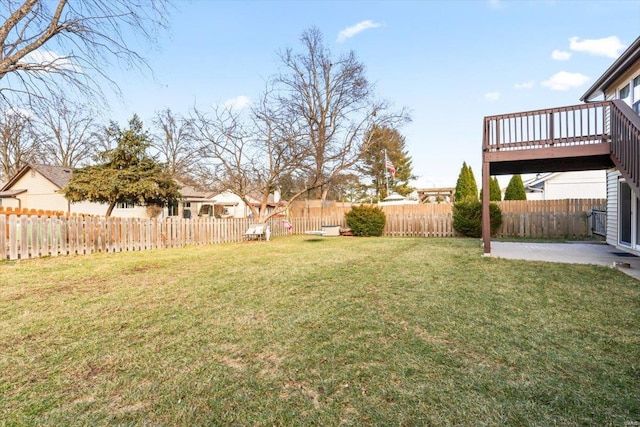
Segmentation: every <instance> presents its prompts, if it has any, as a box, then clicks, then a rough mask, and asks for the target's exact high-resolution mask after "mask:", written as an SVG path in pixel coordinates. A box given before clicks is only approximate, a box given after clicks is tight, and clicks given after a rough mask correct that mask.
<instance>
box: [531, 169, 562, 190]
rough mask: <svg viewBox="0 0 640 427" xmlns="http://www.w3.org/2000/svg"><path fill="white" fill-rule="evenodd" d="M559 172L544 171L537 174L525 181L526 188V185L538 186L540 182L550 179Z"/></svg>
mask: <svg viewBox="0 0 640 427" xmlns="http://www.w3.org/2000/svg"><path fill="white" fill-rule="evenodd" d="M558 174H559V172H549V173H542V174H538V175H536V176H535V177H534V178H531V179H528V180H526V181H525V182H523V184H524V186H525V188H526V187H533V186H536V185H538V184H541V183H543V182H545V181H547V180H549V179H551V178H552V177H554V176H556V175H558Z"/></svg>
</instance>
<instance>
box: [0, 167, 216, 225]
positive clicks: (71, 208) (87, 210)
mask: <svg viewBox="0 0 640 427" xmlns="http://www.w3.org/2000/svg"><path fill="white" fill-rule="evenodd" d="M71 173H72V169H70V168H66V167H62V166H46V165H31V164H28V165H25V166H24V167H22V168H21V169H20V170H19V171H18V172H17V173H16V174H15V175H14V176H13V177H12V178H11V179H9V181H7V183H6V184H4V185H3V186H2V188H0V205H2V206H5V207H8V206H10V207H14V208H26V209H36V210H39V209H42V210H50V211H60V212H69V213H80V214H89V215H104V214H105V213H106V212H107V205H106V204H103V203H93V202H76V203H71V202H69V201H68V200H67V199H66V198H65V197H64V196H63V195H62V193H60V190H61V189H62V188H64V187H65V186H66V185H67V184H68V183H69V179H70V178H71ZM180 193H181V194H182V196H183V199H182V200H180V201H179V202H177V203H176V204H175V205H174V206H170V207H168V208H164V210H163V211H164V212H163V215H165V216H166V215H169V213H170V211H171V210H172V209H174V212H175V215H178V214H179V215H181V216H182V215H183V212H185V211H186V210H189V209H191V204H194V206H195V205H197V204H198V203H202V202H208V198H207V197H206V195H203V194H201V193H198V192H197V191H196V190H195V189H193V188H192V187H188V186H183V188H182V189H181V190H180ZM209 203H210V202H209ZM111 216H114V217H121V218H147V217H149V212H148V211H147V208H146V207H145V206H136V205H129V204H126V203H118V204H117V205H116V207H115V208H114V209H113V212H112V213H111Z"/></svg>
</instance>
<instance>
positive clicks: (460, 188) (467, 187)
mask: <svg viewBox="0 0 640 427" xmlns="http://www.w3.org/2000/svg"><path fill="white" fill-rule="evenodd" d="M469 200H478V185H477V184H476V179H475V177H474V176H473V171H472V170H471V168H470V167H469V166H467V162H463V163H462V169H460V174H459V175H458V181H456V194H455V195H454V201H455V202H462V201H469Z"/></svg>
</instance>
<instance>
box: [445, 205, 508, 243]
mask: <svg viewBox="0 0 640 427" xmlns="http://www.w3.org/2000/svg"><path fill="white" fill-rule="evenodd" d="M489 217H490V218H491V235H494V234H496V232H497V231H498V229H499V228H500V226H501V225H502V210H501V209H500V206H498V204H497V203H491V204H490V205H489ZM453 228H454V229H455V230H456V231H457V232H458V233H461V234H462V235H464V236H465V237H481V236H482V203H480V202H479V201H475V200H473V201H465V202H459V203H455V204H454V205H453Z"/></svg>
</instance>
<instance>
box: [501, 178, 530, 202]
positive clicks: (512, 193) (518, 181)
mask: <svg viewBox="0 0 640 427" xmlns="http://www.w3.org/2000/svg"><path fill="white" fill-rule="evenodd" d="M504 199H505V200H527V192H526V191H525V189H524V184H523V183H522V177H521V176H520V175H513V176H512V177H511V180H509V185H507V189H506V190H505V192H504Z"/></svg>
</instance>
